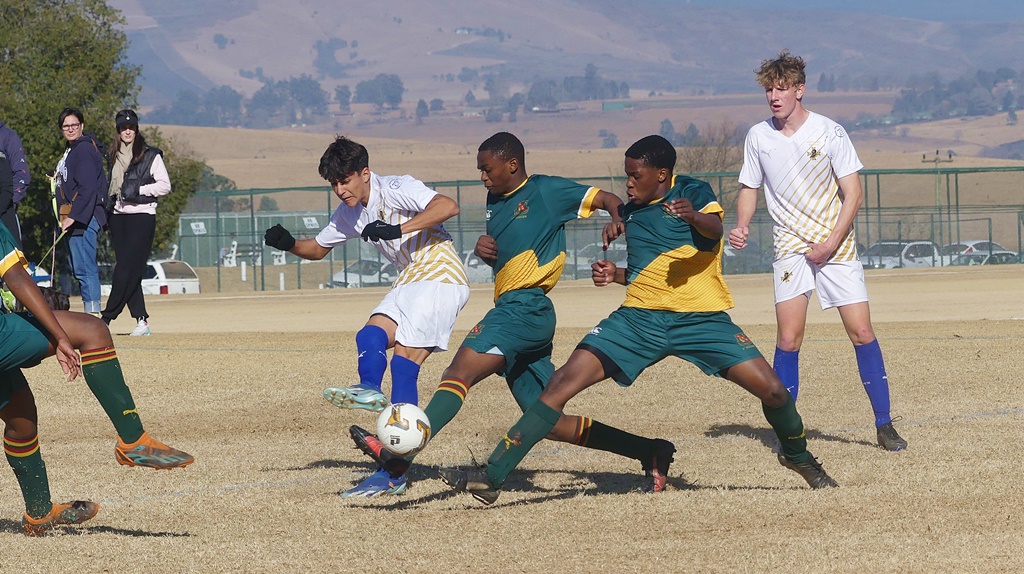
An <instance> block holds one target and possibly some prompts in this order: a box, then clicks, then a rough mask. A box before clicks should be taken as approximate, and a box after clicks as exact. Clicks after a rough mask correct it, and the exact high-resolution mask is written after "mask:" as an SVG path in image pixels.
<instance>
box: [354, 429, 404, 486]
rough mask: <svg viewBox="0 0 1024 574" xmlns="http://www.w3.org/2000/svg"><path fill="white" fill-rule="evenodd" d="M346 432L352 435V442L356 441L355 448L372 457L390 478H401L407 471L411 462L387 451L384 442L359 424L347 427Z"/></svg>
mask: <svg viewBox="0 0 1024 574" xmlns="http://www.w3.org/2000/svg"><path fill="white" fill-rule="evenodd" d="M348 434H349V436H350V437H352V442H354V443H356V448H358V449H359V450H361V451H363V454H365V455H366V456H368V457H370V458H372V459H373V461H374V462H376V463H377V466H379V467H381V468H383V469H384V470H386V471H388V474H390V475H391V478H401V477H402V476H404V475H405V473H406V472H408V471H409V466H410V465H411V464H412V462H411V461H409V460H407V459H405V458H403V457H401V456H398V455H397V454H394V453H392V452H390V451H388V449H386V448H384V443H382V442H380V440H379V439H378V438H377V436H376V435H374V434H373V433H371V432H370V431H368V430H366V429H364V428H363V427H361V426H359V425H352V426H350V427H348Z"/></svg>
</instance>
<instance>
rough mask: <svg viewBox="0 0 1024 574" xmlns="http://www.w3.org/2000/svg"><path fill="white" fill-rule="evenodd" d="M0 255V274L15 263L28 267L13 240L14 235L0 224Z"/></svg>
mask: <svg viewBox="0 0 1024 574" xmlns="http://www.w3.org/2000/svg"><path fill="white" fill-rule="evenodd" d="M0 257H2V259H0V276H2V275H3V274H4V273H7V271H8V270H9V269H10V268H11V267H14V266H15V265H21V266H22V267H25V268H28V260H27V259H25V255H24V254H23V253H22V252H21V250H20V249H18V243H17V242H16V241H15V240H14V236H12V235H11V232H10V231H8V230H7V227H6V226H3V225H0Z"/></svg>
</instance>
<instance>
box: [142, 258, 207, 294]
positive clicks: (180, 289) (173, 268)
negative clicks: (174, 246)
mask: <svg viewBox="0 0 1024 574" xmlns="http://www.w3.org/2000/svg"><path fill="white" fill-rule="evenodd" d="M142 292H143V293H144V294H146V295H167V294H170V295H177V294H186V293H199V276H198V275H196V271H195V269H192V266H191V265H189V264H188V263H185V262H184V261H178V260H177V259H157V260H155V261H148V262H147V264H146V273H145V275H143V276H142Z"/></svg>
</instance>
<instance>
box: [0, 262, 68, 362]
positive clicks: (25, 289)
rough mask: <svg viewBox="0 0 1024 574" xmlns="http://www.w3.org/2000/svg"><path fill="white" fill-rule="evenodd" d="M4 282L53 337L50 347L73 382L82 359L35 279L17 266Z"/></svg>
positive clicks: (7, 273) (10, 270)
mask: <svg viewBox="0 0 1024 574" xmlns="http://www.w3.org/2000/svg"><path fill="white" fill-rule="evenodd" d="M2 279H3V280H4V283H6V284H7V288H8V289H10V290H11V292H12V293H14V296H15V298H17V299H18V301H20V302H21V304H22V305H23V306H24V307H25V309H26V310H28V312H29V313H32V315H33V316H35V318H36V320H37V321H39V322H40V323H41V324H42V325H43V328H44V329H46V332H47V333H49V334H50V344H51V345H53V348H54V349H55V350H56V355H57V362H58V363H60V368H61V370H63V371H64V373H65V374H67V376H68V381H73V380H75V378H77V377H78V375H79V373H81V370H82V359H81V357H79V356H78V353H77V352H76V351H75V348H74V346H73V345H72V344H71V340H70V339H69V338H68V334H67V333H65V332H64V329H63V328H62V327H61V326H60V323H59V322H58V321H57V317H55V316H54V314H53V310H51V309H50V306H49V305H47V304H46V300H45V299H43V294H42V293H41V292H40V291H39V288H38V287H36V282H35V280H33V279H32V277H31V276H29V274H28V272H27V271H25V268H24V267H22V266H21V265H14V266H13V267H11V268H10V269H8V270H7V272H6V273H4V274H3V277H2Z"/></svg>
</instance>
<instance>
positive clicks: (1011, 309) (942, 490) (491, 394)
mask: <svg viewBox="0 0 1024 574" xmlns="http://www.w3.org/2000/svg"><path fill="white" fill-rule="evenodd" d="M729 280H730V286H731V288H732V290H733V292H734V295H735V297H736V302H737V308H736V309H735V310H734V312H733V313H732V314H733V317H734V318H735V320H736V321H737V323H739V324H741V325H744V326H746V327H747V332H748V334H749V335H750V336H751V337H752V338H753V339H754V340H755V342H757V343H758V344H759V347H760V348H761V350H762V352H764V353H770V352H771V349H772V343H773V338H774V326H773V321H774V317H773V313H772V309H771V287H770V280H769V279H768V278H767V277H765V276H743V277H730V279H729ZM1022 280H1024V266H1010V267H1006V268H992V269H978V268H971V269H965V270H961V271H948V270H908V271H888V272H877V273H871V274H870V275H869V283H870V288H871V293H872V311H873V315H874V318H875V326H876V330H877V331H878V334H879V338H880V341H881V343H882V347H883V350H884V352H885V353H886V360H887V366H888V370H889V376H890V380H891V383H892V389H893V406H894V414H896V415H899V416H902V417H903V420H902V422H901V423H898V424H899V428H900V429H901V432H903V434H904V436H905V437H906V438H907V439H908V440H909V441H910V448H909V449H908V450H907V451H905V452H901V453H887V452H883V451H881V450H879V449H878V448H877V447H875V446H874V444H873V441H874V433H873V429H872V425H871V414H870V409H869V406H868V403H867V400H866V398H865V397H864V392H863V390H861V389H860V388H859V387H860V385H859V383H858V379H857V375H856V366H855V361H854V357H853V352H852V350H851V349H850V344H849V341H848V339H847V338H846V336H845V335H844V334H843V332H842V327H841V325H839V323H838V318H837V316H836V314H835V313H834V312H831V313H824V312H821V311H820V310H817V309H816V302H812V304H811V313H810V323H811V324H810V327H809V330H808V337H807V341H806V343H805V345H804V351H803V354H802V356H803V361H802V368H803V380H804V386H803V389H802V392H801V395H800V409H801V412H802V414H803V417H804V420H805V422H806V424H807V428H808V436H809V443H810V448H811V450H812V452H813V453H814V454H815V455H816V456H818V457H819V458H820V459H821V460H822V462H823V463H824V464H825V466H826V468H827V469H828V470H829V471H830V473H831V474H832V475H833V476H834V477H835V478H836V480H837V481H838V482H839V483H840V484H841V488H839V489H837V490H834V491H829V492H815V491H811V490H809V489H808V488H806V486H805V484H804V483H803V481H802V480H801V479H800V478H799V477H797V476H796V475H795V474H793V473H792V472H789V471H787V470H785V469H783V468H781V467H780V466H779V465H778V464H777V463H776V462H775V460H774V455H773V454H772V452H771V447H772V445H773V440H772V437H771V433H770V430H769V428H768V426H767V424H766V423H765V421H764V419H763V417H762V415H761V413H760V408H759V407H758V405H757V404H756V401H754V400H753V399H752V398H751V397H749V396H747V395H746V394H745V393H743V392H741V391H740V390H739V389H738V388H736V387H735V386H733V385H731V384H729V383H727V382H724V381H722V380H719V379H714V378H709V377H704V376H703V375H702V374H700V373H699V372H698V371H697V370H696V369H695V368H693V367H692V366H690V365H688V364H685V363H682V362H680V361H677V360H669V361H665V362H664V363H662V364H659V365H657V366H655V367H653V368H651V369H649V370H648V371H647V372H646V373H645V374H644V375H643V376H642V377H641V378H640V380H639V381H637V383H636V384H635V385H634V386H633V387H632V388H630V389H621V388H618V387H616V385H614V384H612V383H603V384H601V385H597V386H595V387H593V388H592V389H590V390H588V391H587V392H585V393H584V394H582V395H581V396H580V397H578V398H577V399H576V400H574V401H573V402H572V403H571V404H570V410H571V411H572V412H577V413H586V414H588V415H591V416H594V417H596V418H597V419H598V420H602V421H604V422H607V423H609V424H613V425H618V426H621V427H624V428H626V429H630V430H634V431H636V432H638V433H641V434H649V435H660V436H664V437H666V438H668V439H671V440H673V441H675V443H676V444H677V446H678V447H679V453H678V455H677V461H676V463H675V464H674V465H673V467H672V471H671V473H670V474H671V484H672V486H673V488H671V489H670V490H668V491H667V492H665V493H664V494H661V495H643V494H640V493H638V492H636V490H637V489H638V488H639V487H640V486H641V484H642V476H641V473H640V469H639V468H638V465H636V464H635V463H632V462H629V461H626V460H624V459H620V458H617V457H615V456H613V455H609V454H607V453H598V452H591V451H587V450H585V449H580V448H576V447H571V446H566V445H563V444H554V443H548V442H542V443H541V444H540V445H538V447H537V448H536V449H535V450H534V452H533V453H531V455H530V456H529V457H528V458H527V459H526V460H525V461H524V463H523V465H522V468H521V469H519V470H518V471H517V472H516V473H515V474H514V475H513V477H512V478H511V479H510V481H509V483H508V484H507V488H506V490H505V491H504V492H503V493H502V495H501V498H500V499H499V501H498V503H497V504H496V505H495V506H494V507H482V506H480V505H479V504H478V503H476V502H475V501H474V500H473V499H472V498H471V497H469V496H466V495H455V494H453V493H452V492H450V491H448V490H447V489H446V488H445V487H444V486H443V484H442V483H441V482H440V481H439V480H437V479H436V478H434V476H433V475H432V473H431V471H430V467H431V466H433V465H440V464H449V463H465V462H467V461H468V460H469V458H470V457H469V451H468V450H467V449H469V448H471V449H472V450H473V452H475V453H476V455H477V456H478V457H480V458H484V457H486V455H487V454H488V453H489V452H490V450H491V448H492V447H493V445H494V443H495V441H496V440H497V439H498V437H500V436H501V433H502V432H504V430H505V429H506V428H507V427H508V426H510V425H511V424H512V423H513V422H514V421H515V419H516V418H517V409H516V408H515V406H514V404H513V402H512V401H511V399H510V397H509V395H508V391H507V390H505V389H504V385H503V383H502V382H501V381H500V380H498V379H495V378H492V379H489V380H487V381H485V382H484V383H482V384H481V385H480V386H479V387H478V388H476V389H474V391H473V392H472V393H471V395H470V398H469V400H468V402H467V404H466V406H465V408H464V409H463V412H462V413H460V415H459V417H458V418H457V419H456V420H455V421H454V422H453V423H452V424H451V425H450V426H449V427H448V428H446V429H445V430H444V432H443V433H442V434H441V435H439V436H438V437H437V439H436V440H435V441H434V442H433V443H432V445H431V447H430V448H429V449H428V450H427V451H426V452H425V453H424V454H423V455H422V456H421V457H420V458H419V459H418V461H419V462H421V463H422V466H420V467H419V468H418V469H417V470H415V471H414V472H413V473H412V475H411V476H412V479H413V481H414V486H413V488H412V489H411V490H410V491H409V492H408V493H407V494H406V495H404V496H401V497H391V498H382V499H377V500H369V501H354V502H353V501H345V500H342V499H341V498H340V497H338V496H337V495H338V493H339V492H340V491H342V490H345V489H347V488H349V487H350V486H351V485H353V484H354V483H355V482H356V481H358V480H359V479H360V478H361V477H362V476H363V475H365V474H366V473H368V472H370V471H371V470H372V469H371V467H370V465H369V464H368V462H367V460H366V459H365V458H364V457H363V456H362V455H361V454H359V452H358V451H356V450H354V449H352V448H351V447H350V446H349V443H348V441H347V439H345V438H344V434H343V433H344V430H345V429H346V428H347V427H348V425H350V424H353V423H358V424H363V425H368V424H370V423H371V422H372V420H373V419H372V417H371V416H370V415H368V414H366V413H361V412H345V411H339V410H337V409H334V408H333V407H331V406H330V405H329V404H328V403H326V402H325V401H323V399H322V398H321V397H320V391H321V389H322V388H323V387H324V386H326V385H338V384H348V383H351V382H352V381H353V379H354V377H355V373H354V371H355V366H354V365H355V353H354V344H353V342H352V337H353V335H354V332H355V331H356V330H357V329H358V328H359V327H360V326H361V325H362V323H363V321H364V320H365V317H366V315H367V313H368V312H369V310H370V309H372V308H373V306H374V305H375V303H376V302H377V300H379V298H380V296H381V294H382V293H383V290H382V289H366V290H344V291H341V290H339V291H323V292H312V293H311V292H302V293H299V292H285V293H271V294H255V293H252V294H250V293H234V294H218V295H199V296H166V297H153V298H151V301H149V306H150V311H151V313H152V315H153V320H152V326H153V330H154V333H155V334H154V335H153V336H152V337H148V338H128V337H123V336H118V337H116V338H115V340H116V344H117V345H118V347H119V356H120V358H121V360H122V362H123V367H124V370H125V373H126V376H127V378H128V380H129V381H130V385H131V387H132V389H133V392H134V395H135V398H136V401H137V403H138V405H139V408H140V411H141V413H142V416H143V420H144V421H145V422H146V425H147V428H148V429H149V430H151V431H152V432H153V433H154V434H155V435H156V436H157V437H159V438H161V439H163V440H165V441H167V442H169V443H171V444H173V445H175V446H178V447H181V448H184V449H186V450H188V451H190V452H191V453H193V454H194V455H195V456H196V459H197V462H196V463H195V464H194V465H193V466H191V467H189V468H187V469H185V470H179V471H172V472H155V471H150V470H147V469H127V468H123V467H120V466H118V465H117V464H116V462H115V461H114V457H113V452H112V446H113V443H114V434H113V429H112V428H111V427H110V424H109V423H108V422H107V420H106V418H105V417H104V415H103V413H102V411H101V410H100V408H99V406H98V404H97V403H96V401H95V399H93V398H92V396H91V395H90V394H89V392H88V390H87V388H86V386H85V384H84V383H82V382H75V383H72V384H65V383H62V382H61V381H60V376H59V373H58V370H57V368H56V366H55V364H54V363H53V361H52V360H49V361H47V362H46V363H45V364H44V365H42V366H40V367H37V368H35V369H32V370H30V371H28V376H29V380H30V382H31V384H32V385H33V388H34V390H35V393H36V395H37V399H38V403H39V408H40V419H41V432H40V436H41V441H42V447H43V452H44V455H45V457H46V460H47V462H48V469H49V471H50V477H51V487H52V490H53V494H54V497H55V498H56V499H59V500H65V499H70V498H72V497H87V498H91V499H93V500H97V501H99V502H100V503H101V504H102V505H103V509H102V510H101V513H100V514H99V515H98V516H97V517H96V518H95V519H94V520H93V521H91V522H90V523H88V525H86V526H84V527H82V528H78V529H75V530H73V531H69V532H67V533H58V534H56V535H54V536H50V537H47V538H42V539H27V538H24V537H23V536H22V535H21V534H20V533H19V532H18V530H17V528H18V523H17V519H18V517H19V516H20V513H21V510H22V509H21V503H20V497H19V496H18V495H17V485H16V483H15V481H14V478H13V476H12V475H11V473H10V472H6V471H5V472H0V489H2V491H3V492H5V493H6V494H5V496H4V498H3V500H4V501H5V502H3V503H2V504H0V544H2V546H3V547H4V553H3V558H2V565H3V566H2V570H3V571H5V572H8V571H9V572H19V573H28V572H44V571H69V572H70V571H74V572H146V573H151V572H175V573H176V572H385V571H388V572H438V571H452V572H510V571H511V572H553V571H559V572H644V571H666V572H817V571H831V572H928V573H931V572H966V571H983V572H1015V571H1020V570H1021V568H1022V567H1024V561H1022V559H1021V558H1020V554H1019V551H1018V549H1019V548H1021V547H1024V544H1022V543H1024V534H1022V533H1024V521H1022V520H1021V517H1020V514H1019V513H1018V512H1017V506H1019V504H1020V502H1021V501H1022V500H1024V487H1022V484H1024V482H1022V481H1021V480H1020V468H1021V464H1022V460H1024V447H1022V446H1021V442H1020V440H1019V436H1020V432H1019V428H1020V425H1021V420H1022V417H1024V385H1022V383H1021V379H1020V376H1019V373H1020V372H1021V370H1022V367H1024V365H1022V361H1024V359H1022V357H1024V354H1022V353H1021V348H1020V341H1021V339H1022V337H1024V322H1022V319H1024V300H1022V298H1021V297H1020V296H1019V294H1020V284H1021V281H1022ZM553 298H554V300H555V306H556V308H557V309H558V312H559V321H560V328H559V331H558V335H557V340H556V357H555V359H556V363H559V364H560V363H561V362H563V361H564V360H565V358H566V357H567V355H568V353H569V352H570V350H571V349H572V347H573V345H574V344H575V343H576V342H577V341H578V340H579V338H580V337H581V336H582V335H583V334H584V333H585V332H586V330H588V329H589V328H590V327H591V326H592V325H593V324H595V323H596V322H597V321H598V320H599V319H600V318H602V317H604V316H605V315H607V313H608V312H610V311H611V310H612V309H613V308H614V307H615V306H616V305H618V303H619V302H620V301H621V298H622V291H621V289H617V288H608V289H603V290H599V289H596V288H594V287H592V286H587V285H586V284H585V282H568V283H563V284H562V285H560V286H559V287H558V288H556V289H555V291H554V292H553ZM490 305H491V298H490V292H489V290H488V289H487V288H482V289H476V290H474V291H473V296H472V298H471V301H470V304H469V306H468V307H467V308H466V309H465V311H464V312H463V314H462V316H461V317H460V320H459V324H458V327H457V332H456V335H455V336H454V337H453V339H454V341H453V343H457V342H458V341H459V340H461V337H462V335H463V334H464V333H465V332H466V331H467V330H468V329H469V328H470V327H471V326H472V325H473V323H474V322H475V321H476V320H477V319H478V318H479V317H481V316H482V315H483V313H484V312H485V311H486V310H487V309H488V308H489V307H490ZM130 328H131V325H130V319H127V318H121V319H118V321H116V322H115V323H114V325H113V330H114V332H115V333H125V332H127V331H128V330H130ZM451 356H452V355H451V353H446V354H443V355H440V356H437V357H433V358H431V359H430V360H429V361H428V362H427V363H426V365H425V366H424V370H423V373H422V376H421V393H422V394H423V395H424V397H425V398H428V397H429V395H430V394H431V393H432V390H433V388H434V385H435V383H436V381H437V380H438V377H439V376H440V373H441V371H442V370H443V368H444V366H445V365H446V364H447V362H448V361H449V360H450V358H451Z"/></svg>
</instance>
